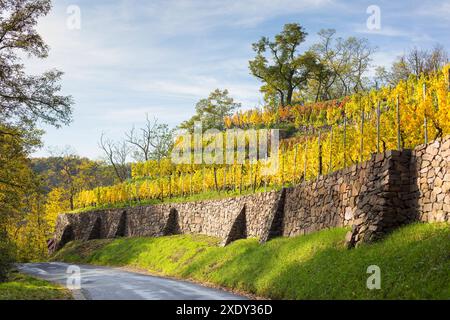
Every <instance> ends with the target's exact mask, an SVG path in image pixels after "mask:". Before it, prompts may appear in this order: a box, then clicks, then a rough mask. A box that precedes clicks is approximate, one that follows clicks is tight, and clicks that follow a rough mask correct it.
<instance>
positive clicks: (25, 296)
mask: <svg viewBox="0 0 450 320" xmlns="http://www.w3.org/2000/svg"><path fill="white" fill-rule="evenodd" d="M67 299H72V295H71V293H70V291H69V290H67V289H65V288H63V287H61V286H58V285H55V284H51V283H50V282H47V281H44V280H40V279H36V278H33V277H30V276H27V275H24V274H20V273H12V274H11V276H10V279H9V280H8V281H7V282H3V283H0V300H67Z"/></svg>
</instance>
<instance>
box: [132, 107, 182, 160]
mask: <svg viewBox="0 0 450 320" xmlns="http://www.w3.org/2000/svg"><path fill="white" fill-rule="evenodd" d="M145 120H146V122H145V126H144V128H141V129H139V130H138V132H136V129H135V127H134V126H133V128H132V129H131V130H130V132H127V133H126V134H125V135H126V142H128V143H129V144H130V145H131V147H132V149H133V153H132V155H133V158H134V159H135V160H136V161H148V160H158V161H159V160H161V159H162V158H163V157H167V156H168V155H169V152H170V150H171V149H172V145H173V130H171V129H169V126H168V125H167V124H164V123H158V120H157V119H154V120H153V121H151V120H150V119H149V118H148V114H147V115H146V117H145Z"/></svg>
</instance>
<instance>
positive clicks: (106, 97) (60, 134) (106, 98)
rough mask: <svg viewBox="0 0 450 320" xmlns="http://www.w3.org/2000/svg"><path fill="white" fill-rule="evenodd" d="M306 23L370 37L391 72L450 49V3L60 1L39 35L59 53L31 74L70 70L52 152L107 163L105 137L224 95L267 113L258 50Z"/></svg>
mask: <svg viewBox="0 0 450 320" xmlns="http://www.w3.org/2000/svg"><path fill="white" fill-rule="evenodd" d="M70 5H77V6H79V8H80V9H81V29H80V30H70V29H69V28H67V19H68V17H69V15H68V14H67V8H68V6H70ZM369 5H377V6H379V7H380V9H381V29H380V30H379V31H370V30H368V29H367V27H366V20H367V18H368V17H369V14H367V13H366V9H367V7H368V6H369ZM289 22H298V23H300V24H301V25H302V26H304V28H305V29H306V31H307V32H308V33H309V36H308V37H307V41H306V42H305V43H304V45H303V49H307V48H309V47H310V46H311V45H312V44H313V43H314V42H315V41H316V40H317V36H316V34H317V32H318V31H319V30H321V29H323V28H334V29H336V30H337V32H338V35H339V36H342V37H348V36H357V37H365V38H367V39H369V41H370V42H371V44H372V45H374V46H376V47H378V50H377V53H376V54H375V56H374V61H373V64H374V65H389V64H390V63H391V62H392V60H393V59H395V57H396V56H398V55H400V54H402V53H403V52H404V51H405V50H407V49H409V48H412V47H414V46H417V47H424V48H430V47H432V46H433V45H434V44H435V43H441V44H442V45H444V46H445V47H446V49H447V50H450V43H449V36H448V34H449V31H450V27H449V26H450V0H433V1H430V0H429V1H426V0H421V1H416V0H414V1H407V0H401V1H392V0H391V1H377V0H370V1H360V0H359V1H355V0H352V1H343V0H222V1H219V0H212V1H205V0H178V1H175V0H173V1H171V0H158V1H156V0H153V1H143V0H141V1H139V0H120V1H119V0H110V1H102V0H100V1H89V0H70V1H66V0H58V1H54V8H53V11H52V13H51V14H50V15H49V16H47V17H45V18H43V19H41V21H40V23H39V26H38V29H39V31H40V33H41V35H42V36H43V37H44V39H45V40H46V42H47V43H48V44H49V45H50V47H51V52H50V55H49V57H48V59H46V60H44V61H40V60H35V59H33V60H29V61H27V67H28V69H29V72H31V73H38V72H42V71H44V70H47V69H50V68H58V69H61V70H62V71H64V72H65V75H64V79H63V83H62V84H63V92H64V93H65V94H70V95H72V96H73V97H74V99H75V105H74V121H73V123H72V124H71V125H70V126H68V127H63V128H61V129H54V128H50V127H45V130H46V131H47V133H46V134H45V136H44V143H45V147H44V148H43V149H41V150H39V151H38V152H36V153H35V154H34V156H47V155H48V152H47V149H48V147H55V146H59V147H62V146H66V145H70V146H72V147H73V149H74V150H76V152H77V153H78V154H79V155H82V156H88V157H91V158H94V159H97V158H99V157H100V156H101V152H100V150H99V149H98V144H97V142H98V140H99V138H100V135H101V133H102V132H105V133H106V134H107V135H109V136H111V137H112V138H116V139H118V138H121V137H122V136H123V133H124V132H125V131H126V130H128V129H129V128H130V127H131V126H132V125H133V124H135V125H136V126H139V125H140V124H142V122H143V119H144V118H145V113H149V115H150V116H155V117H157V118H158V119H159V120H160V121H161V122H165V123H168V124H169V125H171V126H175V125H177V124H178V123H180V122H181V121H183V120H185V119H187V118H189V117H190V116H191V115H192V114H193V112H194V106H195V103H196V102H197V101H198V100H199V99H201V98H203V97H206V96H208V93H209V92H210V91H212V90H214V89H215V88H227V89H228V90H229V91H230V93H231V95H232V96H233V97H234V98H235V99H236V100H237V101H238V102H241V103H242V104H243V107H244V108H250V107H254V106H259V105H261V103H262V97H261V95H260V93H259V82H258V81H257V80H256V79H255V78H253V76H251V75H250V74H249V71H248V60H249V59H251V58H252V57H253V52H252V49H251V44H252V43H253V42H256V41H257V40H258V39H259V38H260V37H261V36H270V37H272V36H273V35H274V34H276V33H278V32H279V31H280V30H281V29H282V27H283V25H284V24H285V23H289Z"/></svg>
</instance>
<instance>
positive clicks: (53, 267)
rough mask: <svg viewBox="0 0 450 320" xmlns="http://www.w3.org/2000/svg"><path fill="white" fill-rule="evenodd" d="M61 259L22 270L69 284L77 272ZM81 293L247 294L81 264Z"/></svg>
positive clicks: (156, 296) (136, 296) (113, 296)
mask: <svg viewBox="0 0 450 320" xmlns="http://www.w3.org/2000/svg"><path fill="white" fill-rule="evenodd" d="M69 266H70V265H69V264H67V263H61V262H48V263H25V264H20V265H18V269H19V270H20V271H21V272H23V273H26V274H29V275H32V276H35V277H39V278H41V279H44V280H48V281H51V282H55V283H58V284H62V285H66V284H67V280H68V278H69V277H70V280H69V283H74V282H70V281H71V280H72V279H74V278H75V277H74V276H76V274H74V273H72V272H73V270H75V271H77V269H76V268H75V269H72V270H71V269H69ZM77 266H78V267H79V268H80V269H79V271H80V273H79V274H80V275H81V277H80V280H81V281H80V282H79V283H81V293H82V296H84V298H85V299H89V300H241V299H246V298H245V297H242V296H238V295H234V294H232V293H228V292H226V291H223V290H219V289H213V288H207V287H204V286H201V285H198V284H194V283H190V282H187V281H180V280H172V279H167V278H162V277H155V276H149V275H144V274H139V273H134V272H128V271H123V270H119V269H115V268H108V267H99V266H92V265H77Z"/></svg>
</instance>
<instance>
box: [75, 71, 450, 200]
mask: <svg viewBox="0 0 450 320" xmlns="http://www.w3.org/2000/svg"><path fill="white" fill-rule="evenodd" d="M449 74H450V65H447V66H446V67H444V68H443V70H441V71H440V72H439V73H436V74H434V75H431V76H422V77H420V78H418V79H416V78H413V77H411V78H410V79H409V80H408V81H402V82H400V83H399V84H398V85H397V86H396V87H394V88H389V87H383V88H382V89H380V90H372V91H370V92H368V93H367V92H366V93H364V94H355V95H353V96H350V97H346V98H344V99H343V100H341V101H328V102H321V103H316V104H308V105H304V106H292V107H287V108H280V109H278V110H276V111H274V110H270V109H264V110H259V109H254V110H249V111H243V112H239V113H236V114H235V115H234V116H232V117H229V118H226V119H224V121H225V125H226V127H227V128H242V129H246V128H261V127H264V128H274V127H275V128H276V127H277V124H280V123H290V124H292V125H294V126H295V127H296V128H297V130H298V135H297V136H296V137H295V138H292V139H288V140H283V142H282V144H281V146H280V149H279V152H278V170H277V171H276V172H275V173H273V174H271V175H264V174H262V172H263V171H262V170H263V168H264V164H263V163H262V162H261V161H256V162H255V163H253V162H250V161H248V160H247V161H246V162H245V163H243V164H234V165H218V164H214V165H206V164H189V165H188V164H181V165H174V164H173V163H172V162H171V160H170V159H163V160H162V161H159V162H158V161H153V160H151V161H148V162H143V163H135V164H133V165H132V177H133V178H132V179H131V181H128V182H124V183H121V184H117V185H114V186H108V187H99V188H96V189H93V190H84V191H81V192H80V193H79V194H78V195H77V197H76V199H75V205H76V207H77V208H83V207H88V206H103V205H112V204H118V203H127V202H139V201H144V200H152V199H161V200H162V199H165V198H171V197H182V196H189V195H193V194H198V193H202V192H207V191H216V192H219V193H220V192H225V193H226V192H232V191H233V192H242V191H256V190H267V189H268V188H276V187H281V186H285V185H294V184H297V183H300V182H302V181H307V180H311V179H314V178H316V177H317V176H318V175H321V174H327V173H330V172H333V171H335V170H338V169H341V168H344V167H346V166H349V165H352V164H355V163H358V162H361V161H365V160H367V159H368V158H369V157H370V155H371V154H372V153H374V152H382V151H385V150H394V149H405V148H413V147H415V146H417V145H419V144H422V143H424V142H427V141H428V140H430V141H431V140H432V139H435V138H438V137H441V136H444V135H447V134H450V93H449V92H450V91H449V89H450V84H449Z"/></svg>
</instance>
